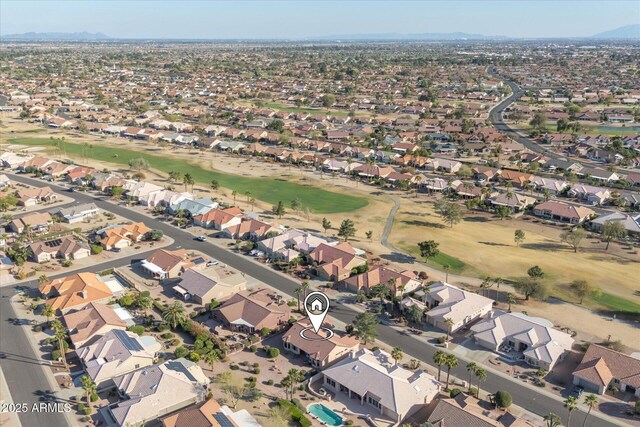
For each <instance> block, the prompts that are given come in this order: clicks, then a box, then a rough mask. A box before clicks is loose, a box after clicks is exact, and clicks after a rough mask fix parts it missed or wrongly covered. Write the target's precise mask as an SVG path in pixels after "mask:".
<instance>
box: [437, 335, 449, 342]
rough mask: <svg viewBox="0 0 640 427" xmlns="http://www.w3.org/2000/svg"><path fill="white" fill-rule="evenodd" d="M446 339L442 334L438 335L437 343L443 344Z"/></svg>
mask: <svg viewBox="0 0 640 427" xmlns="http://www.w3.org/2000/svg"><path fill="white" fill-rule="evenodd" d="M446 341H447V337H446V336H444V335H440V336H439V337H438V344H444V343H445V342H446Z"/></svg>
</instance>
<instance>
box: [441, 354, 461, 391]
mask: <svg viewBox="0 0 640 427" xmlns="http://www.w3.org/2000/svg"><path fill="white" fill-rule="evenodd" d="M444 365H445V366H446V367H447V381H446V385H445V389H449V376H450V375H451V369H452V368H455V367H456V366H458V358H457V357H456V356H455V355H453V354H452V353H449V354H447V356H446V358H445V361H444Z"/></svg>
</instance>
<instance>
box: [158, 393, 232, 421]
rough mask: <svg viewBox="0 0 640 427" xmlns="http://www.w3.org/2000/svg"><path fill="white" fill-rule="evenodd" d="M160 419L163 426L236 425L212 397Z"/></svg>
mask: <svg viewBox="0 0 640 427" xmlns="http://www.w3.org/2000/svg"><path fill="white" fill-rule="evenodd" d="M222 417H224V419H225V420H226V421H228V422H229V424H226V423H225V424H224V425H222V424H220V422H219V421H218V420H217V419H216V418H222ZM161 420H162V425H163V426H164V427H230V426H233V427H237V426H238V425H237V424H236V423H235V422H234V421H233V420H232V419H230V418H229V417H227V416H226V415H224V413H223V412H222V409H221V408H220V405H218V402H216V401H215V400H214V399H209V400H207V401H206V402H202V403H200V404H197V405H192V406H189V407H187V408H185V409H182V410H181V411H178V412H176V413H173V414H171V415H168V416H166V417H164V418H162V419H161Z"/></svg>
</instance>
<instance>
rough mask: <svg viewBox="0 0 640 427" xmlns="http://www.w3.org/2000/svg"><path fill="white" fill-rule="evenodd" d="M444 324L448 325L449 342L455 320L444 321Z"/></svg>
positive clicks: (447, 319)
mask: <svg viewBox="0 0 640 427" xmlns="http://www.w3.org/2000/svg"><path fill="white" fill-rule="evenodd" d="M444 324H445V325H447V341H449V335H451V328H453V320H451V319H450V318H446V319H444Z"/></svg>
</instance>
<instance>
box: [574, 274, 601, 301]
mask: <svg viewBox="0 0 640 427" xmlns="http://www.w3.org/2000/svg"><path fill="white" fill-rule="evenodd" d="M569 289H570V290H571V293H573V294H574V295H575V296H576V297H577V298H580V304H582V301H583V300H584V297H586V296H599V295H602V290H601V289H600V288H597V287H595V286H591V285H590V284H589V283H587V281H586V280H574V281H573V282H571V284H570V285H569Z"/></svg>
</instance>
